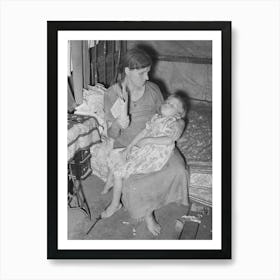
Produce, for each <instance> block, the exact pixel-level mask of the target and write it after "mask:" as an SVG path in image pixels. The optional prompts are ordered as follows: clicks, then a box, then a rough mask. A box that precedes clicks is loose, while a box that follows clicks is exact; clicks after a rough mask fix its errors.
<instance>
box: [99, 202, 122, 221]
mask: <svg viewBox="0 0 280 280" xmlns="http://www.w3.org/2000/svg"><path fill="white" fill-rule="evenodd" d="M121 208H122V205H121V203H120V204H118V205H114V204H110V205H109V206H108V207H107V208H106V209H105V210H104V211H103V212H102V213H101V218H102V219H104V218H109V217H111V216H112V215H113V214H114V213H115V212H117V211H118V210H119V209H121Z"/></svg>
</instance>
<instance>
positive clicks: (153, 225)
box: [145, 211, 160, 236]
mask: <svg viewBox="0 0 280 280" xmlns="http://www.w3.org/2000/svg"><path fill="white" fill-rule="evenodd" d="M145 222H146V225H147V228H148V230H149V231H150V232H151V233H152V234H153V235H155V236H156V235H159V234H160V225H159V223H158V222H157V221H156V219H155V214H154V211H153V212H151V213H149V214H148V215H146V216H145Z"/></svg>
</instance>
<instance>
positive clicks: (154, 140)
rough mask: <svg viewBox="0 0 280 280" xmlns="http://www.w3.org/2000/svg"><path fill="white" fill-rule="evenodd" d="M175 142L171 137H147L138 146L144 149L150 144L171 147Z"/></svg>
mask: <svg viewBox="0 0 280 280" xmlns="http://www.w3.org/2000/svg"><path fill="white" fill-rule="evenodd" d="M173 142H174V141H173V140H172V138H171V137H168V136H159V137H145V138H143V139H141V140H140V141H139V142H138V143H137V144H136V146H138V147H143V146H145V145H149V144H156V145H170V144H172V143H173Z"/></svg>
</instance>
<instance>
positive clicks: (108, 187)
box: [101, 181, 114, 194]
mask: <svg viewBox="0 0 280 280" xmlns="http://www.w3.org/2000/svg"><path fill="white" fill-rule="evenodd" d="M113 186H114V184H113V183H112V182H109V181H107V182H106V184H105V186H104V189H103V191H102V192H101V194H106V193H107V192H108V191H109V190H110V189H111V188H112V187H113Z"/></svg>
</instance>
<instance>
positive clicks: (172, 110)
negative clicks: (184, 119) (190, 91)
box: [160, 96, 184, 117]
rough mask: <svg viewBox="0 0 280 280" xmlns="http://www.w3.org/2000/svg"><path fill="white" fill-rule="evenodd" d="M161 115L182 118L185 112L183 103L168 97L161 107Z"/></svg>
mask: <svg viewBox="0 0 280 280" xmlns="http://www.w3.org/2000/svg"><path fill="white" fill-rule="evenodd" d="M160 110H161V114H162V115H163V116H166V117H170V116H175V115H178V116H181V115H182V114H183V112H184V109H183V106H182V103H181V101H180V100H179V99H177V98H175V97H172V96H171V97H168V98H167V99H166V100H165V102H164V103H163V104H162V105H161V107H160Z"/></svg>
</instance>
